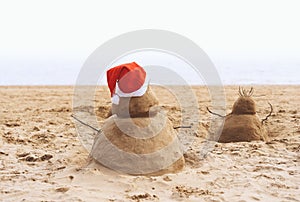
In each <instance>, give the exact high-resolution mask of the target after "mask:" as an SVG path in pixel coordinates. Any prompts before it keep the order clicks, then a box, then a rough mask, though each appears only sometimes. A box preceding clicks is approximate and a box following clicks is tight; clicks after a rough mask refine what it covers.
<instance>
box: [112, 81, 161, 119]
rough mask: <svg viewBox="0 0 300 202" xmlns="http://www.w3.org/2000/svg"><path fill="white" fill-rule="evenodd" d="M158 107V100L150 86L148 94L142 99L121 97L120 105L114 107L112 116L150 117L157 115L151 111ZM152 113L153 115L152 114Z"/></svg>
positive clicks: (141, 97)
mask: <svg viewBox="0 0 300 202" xmlns="http://www.w3.org/2000/svg"><path fill="white" fill-rule="evenodd" d="M157 105H158V100H157V98H156V96H155V94H154V93H153V92H152V90H151V88H150V86H149V87H148V89H147V91H146V93H145V94H144V95H143V96H140V97H120V101H119V104H118V105H115V104H113V105H112V114H116V115H117V116H118V117H122V118H126V117H149V116H153V115H155V114H156V111H155V110H154V111H153V110H150V109H151V108H152V107H154V106H157ZM151 112H152V113H151Z"/></svg>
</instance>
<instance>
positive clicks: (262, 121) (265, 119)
mask: <svg viewBox="0 0 300 202" xmlns="http://www.w3.org/2000/svg"><path fill="white" fill-rule="evenodd" d="M268 104H269V105H270V107H271V111H270V113H269V114H268V115H267V116H266V118H264V119H263V120H261V124H263V123H264V122H265V121H267V120H268V118H269V117H270V116H271V115H272V113H273V106H272V105H271V103H269V102H268Z"/></svg>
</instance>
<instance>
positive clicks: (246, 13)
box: [0, 0, 300, 84]
mask: <svg viewBox="0 0 300 202" xmlns="http://www.w3.org/2000/svg"><path fill="white" fill-rule="evenodd" d="M299 5H300V4H299V1H296V0H295V1H289V0H282V1H274V0H272V1H263V0H249V1H241V0H237V1H230V0H229V1H228V0H227V1H214V0H210V1H199V0H194V1H192V0H189V1H182V0H181V1H176V0H160V1H158V0H152V1H141V0H126V1H124V0H119V1H114V0H110V1H63V0H58V1H55V0H51V1H31V0H26V1H14V0H10V1H1V3H0V70H1V74H0V84H1V81H2V84H3V82H4V81H5V82H7V83H9V82H13V81H15V80H14V79H13V77H14V76H16V74H18V75H19V77H20V78H19V79H21V78H22V77H23V79H24V77H27V80H31V81H32V79H33V80H34V79H35V78H37V77H47V76H49V75H55V74H58V72H59V71H64V72H66V71H68V72H69V76H70V77H71V78H75V77H76V75H77V74H78V71H79V69H80V67H81V65H82V64H83V62H84V61H85V60H86V59H87V57H88V56H89V55H90V54H91V53H92V52H93V51H94V50H95V49H96V48H97V47H99V46H100V45H101V44H102V43H104V42H106V41H107V40H109V39H111V38H113V37H115V36H118V35H120V34H122V33H126V32H129V31H134V30H139V29H164V30H169V31H173V32H176V33H178V34H181V35H184V36H186V37H188V38H189V39H191V40H193V41H194V42H196V43H197V44H198V45H199V46H200V47H201V48H202V49H203V50H204V51H205V52H206V53H207V54H208V55H209V57H210V58H211V59H212V61H213V62H214V63H215V65H216V66H217V67H218V68H219V69H222V68H225V67H226V66H230V65H240V66H241V68H242V67H243V66H245V68H247V65H245V64H249V63H251V64H252V65H258V66H259V64H266V65H270V64H273V65H274V68H280V67H282V65H283V64H289V65H291V66H297V65H298V66H299V65H300V38H299V36H300V26H299V19H300V12H299V8H300V7H299ZM299 67H300V66H299ZM27 70H28V71H29V70H30V73H28V71H27ZM29 74H30V75H31V77H30V75H29ZM27 80H26V79H25V80H22V82H21V83H23V84H24V82H25V83H26V81H27ZM62 80H64V76H63V75H61V77H59V76H57V81H58V83H60V82H61V81H62ZM70 81H71V82H72V79H71V80H70ZM5 82H4V83H5ZM62 83H63V82H62Z"/></svg>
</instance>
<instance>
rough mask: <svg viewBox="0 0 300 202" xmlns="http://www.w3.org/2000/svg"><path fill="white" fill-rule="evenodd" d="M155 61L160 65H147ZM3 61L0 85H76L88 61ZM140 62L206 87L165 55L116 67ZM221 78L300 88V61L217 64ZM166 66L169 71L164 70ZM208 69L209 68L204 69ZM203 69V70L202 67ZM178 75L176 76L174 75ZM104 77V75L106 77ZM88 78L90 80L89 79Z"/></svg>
mask: <svg viewBox="0 0 300 202" xmlns="http://www.w3.org/2000/svg"><path fill="white" fill-rule="evenodd" d="M154 59H155V61H157V62H156V64H154V65H152V66H151V67H147V65H148V64H149V63H151V62H153V60H154ZM32 61H33V60H24V59H23V60H6V61H3V60H2V61H1V60H0V85H75V84H76V81H77V78H78V76H79V74H80V70H81V69H82V64H84V59H83V58H81V59H80V60H79V59H77V60H76V59H74V58H71V59H69V60H67V59H53V58H39V60H34V62H32ZM131 61H136V62H137V63H138V64H140V65H141V66H143V67H147V68H145V69H146V70H147V71H149V72H151V77H153V78H155V79H156V80H160V81H162V84H175V85H176V84H178V80H176V79H175V77H174V74H175V76H177V77H181V78H182V79H183V80H184V81H185V82H186V83H187V84H191V85H205V83H207V82H206V81H205V79H203V77H202V75H201V71H200V72H198V73H196V72H195V71H194V69H193V68H192V67H191V66H189V65H188V64H186V63H184V62H182V61H180V59H178V58H176V57H173V56H168V55H162V54H161V53H159V54H157V53H153V52H152V53H151V52H149V53H143V54H134V55H127V56H125V57H122V58H121V59H119V60H116V61H115V62H114V63H112V66H114V65H118V64H122V63H125V62H131ZM213 62H214V64H215V69H216V70H217V73H218V76H219V78H220V79H221V81H222V83H223V84H224V85H243V84H254V85H256V84H257V85H259V84H267V85H268V84H269V85H272V84H275V85H282V84H284V85H288V84H291V85H300V62H299V63H297V62H293V63H288V62H287V63H285V62H284V61H283V62H280V63H276V62H274V61H272V62H269V61H264V62H261V61H257V62H255V61H254V62H253V61H249V62H248V61H240V62H236V61H235V62H231V61H213ZM161 66H162V67H166V68H168V71H164V70H163V69H162V68H161ZM202 68H206V67H202ZM200 69H201V68H200ZM170 72H171V73H174V74H170ZM92 74H94V75H96V76H98V78H99V81H98V84H99V85H106V78H105V69H104V68H103V67H99V70H98V67H97V66H96V68H95V72H93V73H92ZM103 75H104V76H103ZM153 78H152V80H150V82H151V81H155V79H153ZM87 79H88V78H87Z"/></svg>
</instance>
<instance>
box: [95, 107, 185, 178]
mask: <svg viewBox="0 0 300 202" xmlns="http://www.w3.org/2000/svg"><path fill="white" fill-rule="evenodd" d="M102 131H103V132H102V133H100V134H98V135H97V137H96V138H95V141H94V145H93V148H92V151H91V156H92V158H94V159H95V160H97V161H98V162H100V163H101V164H103V165H104V166H106V167H109V168H112V169H114V170H117V171H121V172H125V173H128V174H147V175H159V174H164V173H170V172H178V171H180V170H181V169H182V168H183V166H184V158H183V154H182V151H181V148H180V143H179V140H178V138H177V134H176V132H175V130H174V129H173V127H172V124H171V122H170V121H169V120H168V119H167V118H166V117H165V115H164V114H162V113H157V114H156V115H155V116H153V117H151V118H140V117H137V118H132V119H127V118H126V119H124V118H119V117H117V116H116V115H114V116H111V117H110V118H108V119H107V120H106V121H105V123H104V126H103V128H102Z"/></svg>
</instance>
